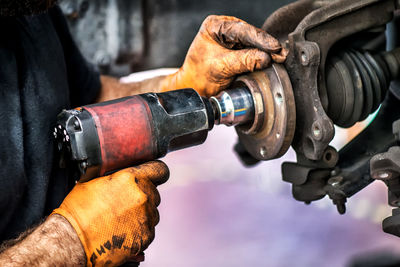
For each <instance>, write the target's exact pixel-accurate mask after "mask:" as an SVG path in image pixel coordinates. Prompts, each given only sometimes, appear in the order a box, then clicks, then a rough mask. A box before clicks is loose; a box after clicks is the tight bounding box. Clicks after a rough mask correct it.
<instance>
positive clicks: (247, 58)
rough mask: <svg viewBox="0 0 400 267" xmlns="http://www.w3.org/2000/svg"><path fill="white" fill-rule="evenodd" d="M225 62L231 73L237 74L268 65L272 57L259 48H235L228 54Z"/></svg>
mask: <svg viewBox="0 0 400 267" xmlns="http://www.w3.org/2000/svg"><path fill="white" fill-rule="evenodd" d="M225 63H226V67H227V68H229V70H230V72H231V74H232V75H236V74H240V73H244V72H253V71H255V70H260V69H264V68H266V67H268V66H269V65H270V64H271V57H270V55H269V54H268V53H266V52H264V51H261V50H259V49H257V48H250V49H241V50H233V51H230V52H228V54H227V55H226V58H225Z"/></svg>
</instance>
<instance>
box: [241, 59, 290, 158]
mask: <svg viewBox="0 0 400 267" xmlns="http://www.w3.org/2000/svg"><path fill="white" fill-rule="evenodd" d="M235 84H236V85H237V86H240V85H243V84H244V85H246V86H247V87H248V88H249V90H250V91H251V93H252V96H253V101H254V103H255V118H254V121H253V122H252V123H251V124H249V125H240V126H237V127H236V131H237V134H238V136H239V140H240V142H241V143H242V144H243V146H244V147H245V148H246V150H247V151H248V152H249V153H250V154H251V155H252V156H253V157H254V158H256V159H259V160H269V159H274V158H278V157H280V156H282V155H283V154H285V153H286V151H287V150H288V149H289V147H290V145H291V143H292V140H293V136H294V132H295V129H296V108H295V102H294V96H293V89H292V84H291V82H290V79H289V75H288V74H287V72H286V70H285V68H284V67H283V66H282V65H279V64H273V65H272V66H271V67H269V68H267V69H265V70H262V71H256V72H252V73H249V74H246V75H242V76H240V77H238V79H237V80H236V82H235Z"/></svg>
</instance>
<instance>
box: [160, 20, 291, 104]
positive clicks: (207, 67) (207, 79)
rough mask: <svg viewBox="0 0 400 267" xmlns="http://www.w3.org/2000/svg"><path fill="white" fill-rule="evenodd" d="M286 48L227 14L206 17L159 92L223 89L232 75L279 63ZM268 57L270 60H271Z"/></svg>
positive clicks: (211, 92) (207, 93) (209, 93)
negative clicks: (181, 64)
mask: <svg viewBox="0 0 400 267" xmlns="http://www.w3.org/2000/svg"><path fill="white" fill-rule="evenodd" d="M285 54H286V51H283V50H282V49H281V45H280V43H279V42H278V40H276V39H275V38H273V37H272V36H271V35H269V34H268V33H266V32H264V31H263V30H261V29H258V28H256V27H254V26H252V25H250V24H248V23H246V22H244V21H243V20H240V19H238V18H235V17H229V16H215V15H212V16H208V17H207V18H206V19H205V20H204V22H203V24H202V25H201V28H200V30H199V32H198V33H197V35H196V38H195V39H194V40H193V42H192V44H191V46H190V48H189V51H188V53H187V55H186V58H185V62H184V63H183V66H182V67H181V68H180V69H179V71H178V72H176V73H174V74H172V75H169V76H167V77H166V78H165V79H164V81H163V82H162V83H161V89H162V90H163V91H169V90H174V89H181V88H194V89H195V90H197V92H199V93H200V95H203V96H212V95H215V94H216V93H218V92H219V91H221V90H223V89H225V88H226V87H228V86H229V84H230V83H231V82H232V81H233V79H234V78H235V76H236V75H237V74H240V73H244V72H252V71H254V70H258V69H263V68H266V67H267V66H268V65H269V64H270V63H271V61H272V60H274V61H276V62H278V63H281V62H283V61H284V60H285V59H286V55H285ZM271 58H272V59H271Z"/></svg>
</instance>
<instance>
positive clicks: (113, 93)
mask: <svg viewBox="0 0 400 267" xmlns="http://www.w3.org/2000/svg"><path fill="white" fill-rule="evenodd" d="M165 77H166V76H158V77H155V78H151V79H147V80H143V81H140V82H132V83H121V82H120V81H119V80H118V79H116V78H113V77H110V76H105V75H102V76H101V77H100V79H101V90H100V94H99V96H98V98H97V100H96V102H103V101H107V100H112V99H116V98H121V97H125V96H130V95H137V94H142V93H147V92H154V93H158V92H161V89H162V86H161V84H162V83H163V81H164V79H165Z"/></svg>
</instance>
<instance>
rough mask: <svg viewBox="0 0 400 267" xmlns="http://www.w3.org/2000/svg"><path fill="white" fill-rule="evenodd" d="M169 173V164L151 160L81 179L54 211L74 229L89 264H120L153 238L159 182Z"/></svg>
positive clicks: (156, 219) (144, 247)
mask: <svg viewBox="0 0 400 267" xmlns="http://www.w3.org/2000/svg"><path fill="white" fill-rule="evenodd" d="M168 176H169V171H168V167H167V166H166V165H165V164H164V163H163V162H161V161H153V162H148V163H145V164H142V165H139V166H137V167H132V168H127V169H124V170H121V171H119V172H116V173H114V174H112V175H109V176H105V177H101V178H97V179H94V180H91V181H89V182H86V183H78V184H76V185H75V187H74V188H73V190H72V191H71V192H70V193H69V194H68V196H67V197H66V198H65V199H64V202H63V203H62V204H61V206H60V207H59V208H58V209H55V210H54V211H53V214H60V215H62V216H64V217H65V218H66V219H67V220H68V221H69V222H70V224H71V225H72V227H73V228H74V229H75V231H76V233H77V234H78V236H79V239H80V240H81V242H82V245H83V248H84V250H85V253H86V259H87V266H95V265H100V266H103V265H106V264H108V265H120V264H122V263H124V262H125V261H126V260H128V259H130V258H132V257H133V256H136V255H138V254H139V253H141V252H142V251H143V250H145V249H146V248H147V247H148V246H149V244H150V243H151V242H152V241H153V239H154V227H155V225H156V224H157V223H158V221H159V214H158V211H157V208H156V207H157V206H158V205H159V204H160V195H159V193H158V191H157V189H156V186H157V185H160V184H162V183H164V182H166V180H168Z"/></svg>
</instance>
